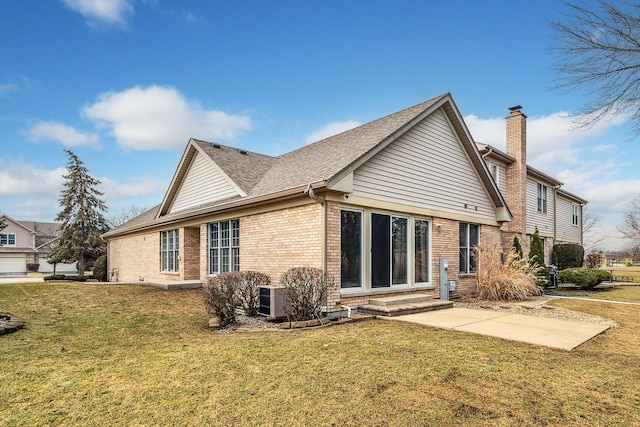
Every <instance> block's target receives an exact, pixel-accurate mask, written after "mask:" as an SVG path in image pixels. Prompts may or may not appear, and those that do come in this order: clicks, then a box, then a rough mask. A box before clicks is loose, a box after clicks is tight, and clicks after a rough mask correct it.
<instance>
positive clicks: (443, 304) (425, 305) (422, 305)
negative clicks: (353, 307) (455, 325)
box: [358, 299, 453, 317]
mask: <svg viewBox="0 0 640 427" xmlns="http://www.w3.org/2000/svg"><path fill="white" fill-rule="evenodd" d="M370 302H371V301H370ZM452 307H453V301H440V300H433V299H432V300H430V301H424V302H416V303H412V304H398V305H376V304H364V305H359V306H358V312H359V313H365V314H373V315H376V316H384V317H395V316H402V315H405V314H415V313H424V312H427V311H433V310H444V309H447V308H452Z"/></svg>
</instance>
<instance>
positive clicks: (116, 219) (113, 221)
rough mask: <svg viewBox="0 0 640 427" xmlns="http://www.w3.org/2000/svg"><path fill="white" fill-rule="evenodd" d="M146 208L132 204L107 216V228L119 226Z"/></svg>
mask: <svg viewBox="0 0 640 427" xmlns="http://www.w3.org/2000/svg"><path fill="white" fill-rule="evenodd" d="M146 210H147V208H144V207H141V206H137V205H135V204H133V205H131V206H129V207H126V208H124V209H122V210H120V211H118V212H115V213H114V214H113V215H111V216H109V218H107V224H108V225H109V228H112V229H113V228H117V227H120V226H121V225H122V224H124V223H125V222H128V221H130V220H132V219H133V218H135V217H137V216H138V215H140V214H141V213H143V212H145V211H146Z"/></svg>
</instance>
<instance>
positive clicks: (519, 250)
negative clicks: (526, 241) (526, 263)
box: [511, 235, 524, 258]
mask: <svg viewBox="0 0 640 427" xmlns="http://www.w3.org/2000/svg"><path fill="white" fill-rule="evenodd" d="M511 247H512V248H513V250H515V251H516V255H518V257H520V258H524V253H523V252H522V245H520V240H518V235H515V236H513V244H512V245H511Z"/></svg>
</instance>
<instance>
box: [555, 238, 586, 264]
mask: <svg viewBox="0 0 640 427" xmlns="http://www.w3.org/2000/svg"><path fill="white" fill-rule="evenodd" d="M551 262H552V263H553V264H555V266H556V267H558V270H566V269H567V268H580V267H582V265H583V263H584V248H583V247H582V246H580V245H577V244H575V243H563V244H557V245H553V249H552V251H551Z"/></svg>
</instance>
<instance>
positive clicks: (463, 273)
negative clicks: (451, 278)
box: [458, 221, 482, 277]
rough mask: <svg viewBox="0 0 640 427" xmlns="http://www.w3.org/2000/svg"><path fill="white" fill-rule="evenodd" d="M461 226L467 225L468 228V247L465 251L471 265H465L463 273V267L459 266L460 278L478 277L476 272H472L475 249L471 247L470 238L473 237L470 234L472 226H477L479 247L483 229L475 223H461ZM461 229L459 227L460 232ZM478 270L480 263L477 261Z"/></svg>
mask: <svg viewBox="0 0 640 427" xmlns="http://www.w3.org/2000/svg"><path fill="white" fill-rule="evenodd" d="M460 224H466V226H467V227H466V228H467V244H468V246H465V249H467V251H468V253H467V259H468V262H469V265H465V270H464V271H462V270H461V269H460V267H462V266H458V276H462V277H469V276H475V275H476V271H470V270H471V257H472V256H473V247H472V246H471V242H470V237H471V233H470V228H471V227H470V226H471V225H475V226H477V227H478V243H477V244H478V245H479V244H480V239H481V237H482V236H481V235H480V231H481V227H480V224H476V223H473V222H463V221H461V222H460ZM459 229H460V228H459V227H458V230H459ZM459 250H460V247H458V251H459ZM477 268H478V261H477V260H476V269H477Z"/></svg>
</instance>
